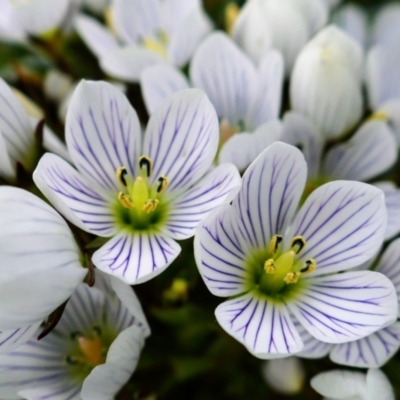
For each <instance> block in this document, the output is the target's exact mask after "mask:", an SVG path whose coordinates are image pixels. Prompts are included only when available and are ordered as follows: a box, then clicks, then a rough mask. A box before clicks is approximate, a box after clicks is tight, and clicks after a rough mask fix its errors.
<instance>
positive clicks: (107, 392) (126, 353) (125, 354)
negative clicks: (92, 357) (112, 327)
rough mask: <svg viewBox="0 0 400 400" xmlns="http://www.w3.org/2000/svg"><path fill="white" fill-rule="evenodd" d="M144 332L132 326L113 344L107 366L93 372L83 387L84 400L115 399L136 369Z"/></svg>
mask: <svg viewBox="0 0 400 400" xmlns="http://www.w3.org/2000/svg"><path fill="white" fill-rule="evenodd" d="M143 343H144V340H143V332H142V330H141V329H140V328H139V327H137V326H131V327H129V328H127V329H125V330H124V331H123V332H121V333H120V334H119V335H118V336H117V338H116V339H115V340H114V342H113V343H112V344H111V346H110V348H109V350H108V353H107V359H106V362H105V364H102V365H99V366H97V367H96V368H94V369H93V370H92V372H91V373H90V374H89V376H88V377H87V378H86V379H85V381H84V382H83V386H82V392H81V398H82V400H109V399H113V398H114V396H115V395H116V394H117V392H118V391H119V390H120V389H121V388H122V386H123V385H124V384H125V383H126V382H127V381H128V379H129V378H130V376H131V375H132V373H133V371H134V370H135V368H136V365H137V362H138V360H139V355H140V352H141V350H142V347H143Z"/></svg>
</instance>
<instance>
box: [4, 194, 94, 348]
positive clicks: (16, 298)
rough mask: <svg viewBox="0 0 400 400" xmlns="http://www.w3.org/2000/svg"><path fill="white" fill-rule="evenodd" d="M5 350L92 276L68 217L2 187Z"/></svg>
mask: <svg viewBox="0 0 400 400" xmlns="http://www.w3.org/2000/svg"><path fill="white" fill-rule="evenodd" d="M0 221H1V224H2V226H3V227H4V229H2V230H1V232H0V253H1V265H0V266H1V268H0V274H1V279H0V290H1V292H2V296H3V298H2V301H1V304H0V330H1V333H0V351H2V352H4V351H8V350H10V349H13V348H16V347H18V346H19V345H20V344H22V343H24V342H26V341H27V340H29V339H30V338H31V337H32V336H33V335H34V334H35V332H36V331H37V329H38V327H39V326H40V325H41V323H42V322H43V320H44V319H46V318H47V317H48V316H49V315H50V314H51V313H52V312H53V311H54V310H55V309H56V308H58V307H59V306H61V305H62V304H63V303H64V302H65V301H66V300H67V299H68V298H69V297H70V296H71V294H72V293H73V292H74V291H75V289H76V288H77V287H78V286H79V284H80V283H81V282H82V281H83V279H84V277H85V275H86V274H87V269H85V268H83V267H82V264H81V253H80V251H79V248H78V246H77V244H76V243H75V240H74V237H73V234H72V232H71V231H70V229H69V228H68V225H67V224H66V222H65V221H64V219H63V218H62V217H61V216H60V215H59V214H58V213H57V212H56V211H55V210H54V209H53V208H52V207H50V206H49V205H48V204H46V203H45V202H44V201H43V200H40V199H39V198H38V197H36V196H34V195H33V194H31V193H29V192H27V191H25V190H22V189H17V188H12V187H8V186H2V187H0Z"/></svg>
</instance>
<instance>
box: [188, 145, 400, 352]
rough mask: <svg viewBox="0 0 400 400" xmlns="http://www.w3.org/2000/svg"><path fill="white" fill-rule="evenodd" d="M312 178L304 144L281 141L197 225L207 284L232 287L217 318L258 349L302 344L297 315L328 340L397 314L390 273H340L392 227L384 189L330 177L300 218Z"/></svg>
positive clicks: (361, 333) (222, 291) (295, 348)
mask: <svg viewBox="0 0 400 400" xmlns="http://www.w3.org/2000/svg"><path fill="white" fill-rule="evenodd" d="M306 177H307V165H306V163H305V160H304V157H303V155H302V154H301V152H300V151H299V150H298V149H297V148H295V147H293V146H290V145H287V144H284V143H280V142H277V143H274V144H272V145H271V146H269V147H268V148H267V149H266V150H265V151H264V152H263V153H262V154H261V155H260V156H259V157H258V158H257V159H256V160H255V161H254V162H253V163H252V164H251V165H250V167H249V168H248V169H247V170H246V172H245V174H244V176H243V184H242V188H241V190H240V192H239V194H238V195H237V197H236V198H235V199H234V200H233V204H232V205H225V206H221V207H220V208H218V209H217V210H215V211H214V212H213V213H212V214H210V215H209V216H208V217H207V218H205V220H203V221H202V222H201V223H200V225H199V227H198V228H197V231H196V237H195V257H196V262H197V265H198V268H199V270H200V273H201V275H202V277H203V279H204V282H205V284H206V285H207V287H208V288H209V290H210V291H211V292H212V293H213V294H215V295H217V296H223V297H226V296H233V298H232V299H230V300H228V301H226V302H224V303H222V304H221V305H220V306H219V307H218V308H217V309H216V317H217V320H218V322H219V323H220V325H221V326H222V327H223V329H225V330H226V331H227V332H228V333H229V334H230V335H232V336H233V337H234V338H236V339H237V340H239V341H240V342H241V343H243V344H244V345H245V346H246V347H247V349H248V350H249V351H250V352H252V353H253V354H254V355H256V356H258V357H260V358H276V357H285V356H288V355H291V354H294V353H297V352H300V351H301V350H302V349H303V346H304V343H303V341H302V339H301V337H300V334H299V332H298V329H296V327H295V325H294V321H297V322H298V323H300V324H301V326H303V327H304V329H306V330H307V331H308V332H309V333H310V334H311V335H312V336H313V337H315V338H317V339H319V340H321V341H323V342H328V343H343V342H348V341H351V340H356V339H359V338H362V337H365V336H367V335H369V334H371V333H373V332H375V331H377V330H378V329H380V328H382V327H383V326H387V325H389V324H391V323H393V322H394V320H395V319H396V316H397V296H396V291H395V288H394V287H393V284H392V282H391V281H390V280H389V279H388V278H387V277H385V276H384V275H382V274H379V273H377V272H371V271H357V272H345V273H343V274H342V273H339V272H342V271H345V270H348V269H350V268H352V267H354V266H357V265H359V264H361V263H363V262H365V261H366V260H368V259H369V258H371V257H372V256H373V255H374V254H375V253H376V252H377V250H378V249H379V246H380V245H381V243H382V240H383V236H384V232H385V228H386V209H385V204H384V198H383V193H382V191H381V190H379V189H377V188H375V187H373V186H371V185H367V184H365V183H361V182H352V181H335V182H331V183H328V184H326V185H323V186H321V187H320V188H319V189H317V190H315V191H314V192H313V193H312V194H311V195H310V196H309V197H308V199H307V200H306V202H305V203H304V205H303V206H302V208H301V209H300V211H299V212H298V214H297V216H295V217H294V212H295V210H296V207H297V204H298V202H299V200H300V197H301V195H302V193H303V189H304V185H305V181H306ZM293 217H294V218H293ZM288 225H290V226H289V227H288Z"/></svg>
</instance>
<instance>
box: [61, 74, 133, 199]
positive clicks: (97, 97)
mask: <svg viewBox="0 0 400 400" xmlns="http://www.w3.org/2000/svg"><path fill="white" fill-rule="evenodd" d="M65 129H66V134H65V135H66V136H65V139H66V142H67V146H68V151H69V153H70V154H71V158H72V160H73V161H74V163H75V165H76V167H77V169H78V170H79V171H80V172H82V174H83V175H85V176H86V177H88V178H89V179H90V180H92V181H94V182H96V183H97V185H99V186H100V187H102V188H104V189H106V190H111V191H116V192H117V193H118V191H119V190H120V185H119V183H118V180H117V178H116V176H115V173H116V171H117V169H118V168H119V167H122V166H125V167H126V168H127V170H128V174H130V176H135V175H136V174H135V172H136V171H137V162H138V158H139V156H140V142H141V131H140V125H139V120H138V117H137V115H136V112H135V110H134V109H133V108H132V106H131V105H130V104H129V101H128V100H127V98H126V97H125V96H124V95H123V94H122V93H121V91H120V90H118V89H117V88H115V87H114V86H113V85H111V84H109V83H106V82H90V81H82V82H81V83H80V84H79V85H78V87H77V88H76V90H75V92H74V95H73V97H72V100H71V104H70V106H69V108H68V114H67V121H66V128H65Z"/></svg>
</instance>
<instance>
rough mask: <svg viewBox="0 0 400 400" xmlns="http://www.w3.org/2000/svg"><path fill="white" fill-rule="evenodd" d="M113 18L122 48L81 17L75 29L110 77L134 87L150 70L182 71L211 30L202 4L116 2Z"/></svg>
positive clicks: (98, 26)
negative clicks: (169, 66) (164, 64)
mask: <svg viewBox="0 0 400 400" xmlns="http://www.w3.org/2000/svg"><path fill="white" fill-rule="evenodd" d="M111 15H112V28H113V30H114V31H115V32H116V36H117V38H118V39H120V41H122V42H123V44H124V45H123V46H120V44H119V42H118V41H117V38H116V37H115V36H114V35H113V33H111V31H109V30H107V29H106V28H105V27H103V26H102V25H101V24H99V23H98V22H97V21H96V20H94V19H92V18H89V17H84V16H80V17H78V18H77V20H76V28H77V30H78V32H79V34H80V35H81V36H82V38H83V40H84V41H85V42H86V44H87V45H88V46H89V48H90V49H91V50H92V51H93V52H94V54H95V55H96V56H97V57H99V61H100V65H101V67H102V68H103V70H104V71H105V72H106V73H108V74H110V75H111V76H113V77H116V78H119V79H123V80H126V81H131V82H137V81H138V80H139V78H140V74H141V72H142V71H143V70H145V69H146V68H147V67H149V66H150V65H154V64H158V63H162V62H167V63H169V64H172V65H176V66H178V67H183V66H184V65H185V64H186V63H187V62H188V61H189V59H190V57H191V56H192V54H193V52H194V50H195V49H196V46H197V45H198V43H199V42H200V41H201V39H203V37H205V36H206V35H207V34H208V33H209V31H210V30H211V23H210V21H209V20H208V17H207V16H206V15H205V13H204V11H203V10H202V7H201V2H200V1H199V0H185V1H184V2H182V1H181V0H166V1H162V0H114V1H112V3H111Z"/></svg>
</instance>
